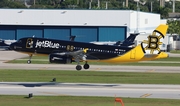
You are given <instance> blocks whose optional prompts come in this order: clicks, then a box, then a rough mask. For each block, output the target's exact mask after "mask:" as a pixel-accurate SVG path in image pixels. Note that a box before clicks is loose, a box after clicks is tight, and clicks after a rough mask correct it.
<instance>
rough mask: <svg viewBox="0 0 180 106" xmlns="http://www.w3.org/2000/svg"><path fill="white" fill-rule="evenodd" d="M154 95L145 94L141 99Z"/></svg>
mask: <svg viewBox="0 0 180 106" xmlns="http://www.w3.org/2000/svg"><path fill="white" fill-rule="evenodd" d="M151 95H152V94H149V93H147V94H144V95H142V96H140V97H141V98H146V97H148V96H151Z"/></svg>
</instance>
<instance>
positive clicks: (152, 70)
mask: <svg viewBox="0 0 180 106" xmlns="http://www.w3.org/2000/svg"><path fill="white" fill-rule="evenodd" d="M154 71H155V70H154V69H152V70H148V71H146V72H154Z"/></svg>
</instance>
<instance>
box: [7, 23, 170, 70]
mask: <svg viewBox="0 0 180 106" xmlns="http://www.w3.org/2000/svg"><path fill="white" fill-rule="evenodd" d="M167 28H168V25H163V24H161V25H159V26H158V27H157V28H156V29H155V30H154V31H153V32H152V34H150V35H149V36H148V37H147V38H148V39H147V40H144V41H142V43H141V44H139V45H137V46H136V47H129V46H117V45H96V44H92V43H84V42H76V41H65V40H55V39H46V38H36V37H25V38H21V39H19V40H18V41H17V42H15V43H12V44H11V45H10V48H11V49H12V50H14V51H17V52H22V53H26V54H28V55H29V60H28V61H27V63H28V64H30V63H31V57H32V56H33V55H48V56H49V61H50V62H52V61H53V59H54V58H59V59H60V61H61V63H65V64H67V63H72V61H75V62H77V66H76V70H81V69H82V66H81V65H80V62H81V61H83V62H85V64H84V66H83V68H84V69H89V67H90V65H89V64H88V61H99V62H108V63H127V62H138V61H147V60H154V59H159V58H167V57H168V54H167V53H165V52H162V51H161V50H160V46H161V45H162V44H163V43H162V40H163V39H164V37H165V36H166V32H167Z"/></svg>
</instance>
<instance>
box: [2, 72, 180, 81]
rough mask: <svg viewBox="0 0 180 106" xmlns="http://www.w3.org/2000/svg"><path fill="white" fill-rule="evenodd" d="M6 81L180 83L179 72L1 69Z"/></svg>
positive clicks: (3, 79) (3, 78)
mask: <svg viewBox="0 0 180 106" xmlns="http://www.w3.org/2000/svg"><path fill="white" fill-rule="evenodd" d="M0 73H1V74H0V81H4V82H49V81H52V79H53V78H56V81H57V82H70V83H121V84H180V81H179V78H180V74H179V73H152V72H138V73H137V72H98V71H60V70H10V69H9V70H8V69H1V70H0Z"/></svg>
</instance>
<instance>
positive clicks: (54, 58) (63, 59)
mask: <svg viewBox="0 0 180 106" xmlns="http://www.w3.org/2000/svg"><path fill="white" fill-rule="evenodd" d="M49 62H50V63H60V64H68V63H72V58H71V57H68V56H66V55H65V56H62V55H57V54H50V55H49Z"/></svg>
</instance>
